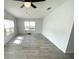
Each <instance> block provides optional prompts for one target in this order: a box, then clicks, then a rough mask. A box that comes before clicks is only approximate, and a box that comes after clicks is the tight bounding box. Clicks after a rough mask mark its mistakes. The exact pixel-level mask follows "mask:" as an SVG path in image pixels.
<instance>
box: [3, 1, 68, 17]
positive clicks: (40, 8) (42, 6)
mask: <svg viewBox="0 0 79 59" xmlns="http://www.w3.org/2000/svg"><path fill="white" fill-rule="evenodd" d="M4 1H5V2H4V3H5V5H4V8H5V10H6V11H8V12H10V13H11V14H12V15H14V16H15V17H17V18H43V17H45V16H46V15H48V14H49V13H51V11H53V10H54V9H55V8H57V7H58V6H60V5H61V4H63V3H64V1H66V0H46V1H44V2H36V3H33V4H35V5H36V6H37V8H36V9H35V8H32V7H31V8H25V7H24V8H20V6H21V5H22V4H23V2H18V1H14V0H4ZM48 7H52V9H50V10H47V8H48Z"/></svg>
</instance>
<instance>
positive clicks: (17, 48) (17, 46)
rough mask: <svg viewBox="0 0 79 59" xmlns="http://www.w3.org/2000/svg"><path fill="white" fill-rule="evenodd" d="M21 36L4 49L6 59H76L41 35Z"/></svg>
mask: <svg viewBox="0 0 79 59" xmlns="http://www.w3.org/2000/svg"><path fill="white" fill-rule="evenodd" d="M20 36H21V37H18V38H17V37H16V38H14V39H12V40H11V41H10V42H8V44H7V45H6V46H5V47H4V59H74V54H64V53H63V52H61V51H60V50H59V49H58V48H57V47H56V46H55V45H54V44H52V43H51V42H50V41H49V40H47V39H46V38H45V37H43V36H42V35H41V34H33V35H20Z"/></svg>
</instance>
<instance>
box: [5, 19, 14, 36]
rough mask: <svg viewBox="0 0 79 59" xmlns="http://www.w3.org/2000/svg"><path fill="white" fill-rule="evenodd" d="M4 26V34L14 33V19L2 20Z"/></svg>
mask: <svg viewBox="0 0 79 59" xmlns="http://www.w3.org/2000/svg"><path fill="white" fill-rule="evenodd" d="M4 27H5V32H6V35H7V36H8V35H10V34H12V33H14V21H13V20H4Z"/></svg>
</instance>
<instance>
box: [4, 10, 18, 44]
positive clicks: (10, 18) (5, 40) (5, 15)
mask: <svg viewBox="0 0 79 59" xmlns="http://www.w3.org/2000/svg"><path fill="white" fill-rule="evenodd" d="M4 13H5V14H4V18H5V19H8V20H13V21H14V25H15V28H14V33H13V34H11V35H9V36H6V35H4V45H6V44H7V43H8V41H10V40H11V39H12V38H13V37H15V36H16V35H17V26H16V19H15V17H14V16H12V15H11V14H10V13H8V12H7V11H6V10H5V11H4ZM5 19H4V20H5ZM4 34H5V31H4Z"/></svg>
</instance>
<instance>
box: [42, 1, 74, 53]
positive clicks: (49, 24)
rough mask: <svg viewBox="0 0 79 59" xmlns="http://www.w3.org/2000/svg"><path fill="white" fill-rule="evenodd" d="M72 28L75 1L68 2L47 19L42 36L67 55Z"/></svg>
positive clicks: (44, 22)
mask: <svg viewBox="0 0 79 59" xmlns="http://www.w3.org/2000/svg"><path fill="white" fill-rule="evenodd" d="M72 26H73V0H67V1H66V2H65V3H63V4H62V5H61V6H59V7H58V8H56V9H55V10H54V11H53V12H51V14H49V15H48V16H47V17H45V19H44V21H43V31H42V34H43V35H44V36H45V37H46V38H48V40H50V41H51V42H52V43H54V44H55V45H56V46H57V47H58V48H59V49H60V50H61V51H63V52H64V53H65V52H66V48H67V45H68V41H69V37H70V33H71V29H72Z"/></svg>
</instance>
